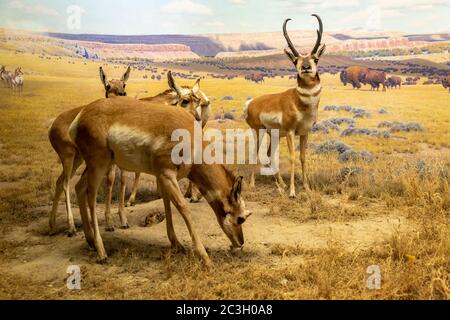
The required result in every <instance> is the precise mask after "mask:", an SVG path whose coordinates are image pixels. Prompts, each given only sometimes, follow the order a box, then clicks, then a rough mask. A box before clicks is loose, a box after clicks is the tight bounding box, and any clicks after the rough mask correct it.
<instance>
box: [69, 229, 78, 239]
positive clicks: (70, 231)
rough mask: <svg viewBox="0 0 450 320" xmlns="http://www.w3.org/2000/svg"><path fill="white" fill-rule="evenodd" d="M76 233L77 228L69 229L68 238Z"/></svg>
mask: <svg viewBox="0 0 450 320" xmlns="http://www.w3.org/2000/svg"><path fill="white" fill-rule="evenodd" d="M76 235H77V230H69V231H67V236H68V237H69V238H72V237H74V236H76Z"/></svg>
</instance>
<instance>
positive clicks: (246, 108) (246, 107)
mask: <svg viewBox="0 0 450 320" xmlns="http://www.w3.org/2000/svg"><path fill="white" fill-rule="evenodd" d="M252 101H253V99H250V100H248V101H247V102H245V107H244V114H243V117H244V119H245V120H247V118H248V107H249V106H250V103H252Z"/></svg>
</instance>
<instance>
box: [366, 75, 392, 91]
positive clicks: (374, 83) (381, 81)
mask: <svg viewBox="0 0 450 320" xmlns="http://www.w3.org/2000/svg"><path fill="white" fill-rule="evenodd" d="M361 82H362V83H364V84H370V86H371V88H370V89H371V90H375V89H377V91H378V90H379V89H380V85H382V86H383V91H386V85H385V83H386V73H385V72H384V71H378V70H369V71H368V72H367V73H365V74H364V75H363V78H362V80H361Z"/></svg>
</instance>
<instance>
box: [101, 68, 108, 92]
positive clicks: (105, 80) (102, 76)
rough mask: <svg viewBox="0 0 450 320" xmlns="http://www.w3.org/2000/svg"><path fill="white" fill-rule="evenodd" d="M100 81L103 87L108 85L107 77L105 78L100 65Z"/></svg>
mask: <svg viewBox="0 0 450 320" xmlns="http://www.w3.org/2000/svg"><path fill="white" fill-rule="evenodd" d="M100 81H101V82H102V83H103V85H104V86H105V88H108V86H109V82H108V78H106V74H105V72H104V71H103V68H102V67H100Z"/></svg>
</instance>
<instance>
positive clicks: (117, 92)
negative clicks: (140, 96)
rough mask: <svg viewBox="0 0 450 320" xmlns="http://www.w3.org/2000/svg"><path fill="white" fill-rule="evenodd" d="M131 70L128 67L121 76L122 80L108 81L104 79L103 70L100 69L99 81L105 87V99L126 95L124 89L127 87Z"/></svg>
mask: <svg viewBox="0 0 450 320" xmlns="http://www.w3.org/2000/svg"><path fill="white" fill-rule="evenodd" d="M130 72H131V68H130V67H128V68H127V71H125V73H124V74H123V76H122V78H120V80H116V79H113V80H108V78H107V77H106V74H105V72H104V71H103V68H102V67H100V81H101V82H102V83H103V85H104V86H105V92H106V93H105V96H106V98H109V96H110V95H113V96H126V95H127V93H126V91H125V87H126V85H127V81H128V78H129V77H130Z"/></svg>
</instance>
